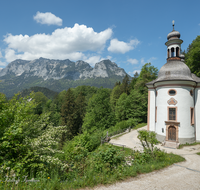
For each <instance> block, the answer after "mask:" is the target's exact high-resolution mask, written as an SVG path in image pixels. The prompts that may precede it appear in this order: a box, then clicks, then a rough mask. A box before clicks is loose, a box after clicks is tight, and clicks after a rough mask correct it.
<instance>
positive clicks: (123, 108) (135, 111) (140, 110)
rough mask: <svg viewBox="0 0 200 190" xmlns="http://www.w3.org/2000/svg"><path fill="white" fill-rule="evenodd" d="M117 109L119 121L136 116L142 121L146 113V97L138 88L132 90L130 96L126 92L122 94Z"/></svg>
mask: <svg viewBox="0 0 200 190" xmlns="http://www.w3.org/2000/svg"><path fill="white" fill-rule="evenodd" d="M115 109H116V111H115V114H116V118H117V120H118V121H121V120H128V119H129V118H135V119H137V120H138V122H141V121H143V117H144V116H145V113H146V110H145V109H146V99H145V97H144V96H142V95H141V94H140V93H139V92H137V91H136V90H132V91H131V93H130V95H129V96H127V95H126V94H125V93H123V94H122V95H121V96H120V98H119V99H118V101H117V104H116V108H115Z"/></svg>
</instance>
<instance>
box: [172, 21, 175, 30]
mask: <svg viewBox="0 0 200 190" xmlns="http://www.w3.org/2000/svg"><path fill="white" fill-rule="evenodd" d="M174 23H175V21H174V20H173V21H172V26H173V31H174Z"/></svg>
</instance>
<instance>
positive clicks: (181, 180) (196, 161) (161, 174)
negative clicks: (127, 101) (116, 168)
mask: <svg viewBox="0 0 200 190" xmlns="http://www.w3.org/2000/svg"><path fill="white" fill-rule="evenodd" d="M141 129H146V127H143V128H141ZM141 129H139V130H141ZM111 143H118V144H123V145H126V146H127V147H129V148H132V149H138V150H140V149H142V147H141V145H140V142H139V140H138V139H137V130H132V131H131V132H130V133H126V134H124V135H123V136H121V137H119V138H118V139H112V140H111ZM158 147H159V148H160V149H163V150H165V151H166V152H168V153H170V152H172V153H174V154H178V155H181V156H183V157H184V158H185V159H186V161H185V162H180V163H177V164H174V165H172V166H169V167H167V168H164V169H162V170H159V171H154V172H151V173H148V174H141V175H138V176H137V177H135V178H129V179H128V180H126V181H123V182H117V183H116V184H113V185H109V186H102V185H101V186H97V187H95V188H94V189H95V190H111V189H112V190H121V189H122V190H132V189H136V190H137V189H138V190H143V189H148V190H152V189H158V190H160V189H162V190H165V189H166V190H171V189H173V190H176V189H177V190H178V189H179V190H193V189H196V190H199V189H200V156H199V155H197V154H196V153H197V152H200V145H195V146H188V147H184V148H182V149H171V148H165V147H163V146H161V145H158Z"/></svg>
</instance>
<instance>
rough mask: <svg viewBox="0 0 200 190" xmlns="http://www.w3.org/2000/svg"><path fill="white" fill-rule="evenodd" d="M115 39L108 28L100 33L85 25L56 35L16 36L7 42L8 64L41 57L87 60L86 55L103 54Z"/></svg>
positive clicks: (77, 25)
mask: <svg viewBox="0 0 200 190" xmlns="http://www.w3.org/2000/svg"><path fill="white" fill-rule="evenodd" d="M111 36H112V29H110V28H108V29H106V30H104V31H101V32H99V33H97V32H95V31H94V30H93V28H90V27H87V26H85V25H79V24H75V25H74V27H72V28H71V27H65V28H62V29H56V30H55V31H54V32H53V33H52V34H35V35H33V36H28V35H22V34H20V35H12V34H8V35H7V36H6V37H5V38H4V42H6V43H7V45H8V46H7V48H6V50H5V58H6V61H7V62H11V61H13V60H15V59H25V60H32V59H37V58H39V57H44V58H49V59H71V60H79V59H82V60H84V59H86V58H87V57H86V56H85V55H84V53H83V52H84V51H101V50H103V49H104V47H105V44H106V41H107V40H109V39H110V38H111Z"/></svg>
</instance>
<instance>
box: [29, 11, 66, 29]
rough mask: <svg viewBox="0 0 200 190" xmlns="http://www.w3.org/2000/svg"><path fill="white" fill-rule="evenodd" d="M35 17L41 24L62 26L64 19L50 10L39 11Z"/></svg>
mask: <svg viewBox="0 0 200 190" xmlns="http://www.w3.org/2000/svg"><path fill="white" fill-rule="evenodd" d="M33 19H34V20H35V21H36V22H37V23H41V24H47V25H58V26H62V19H61V18H59V17H57V16H55V15H54V14H52V13H50V12H46V13H41V12H39V11H38V12H37V13H36V15H35V16H33Z"/></svg>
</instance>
